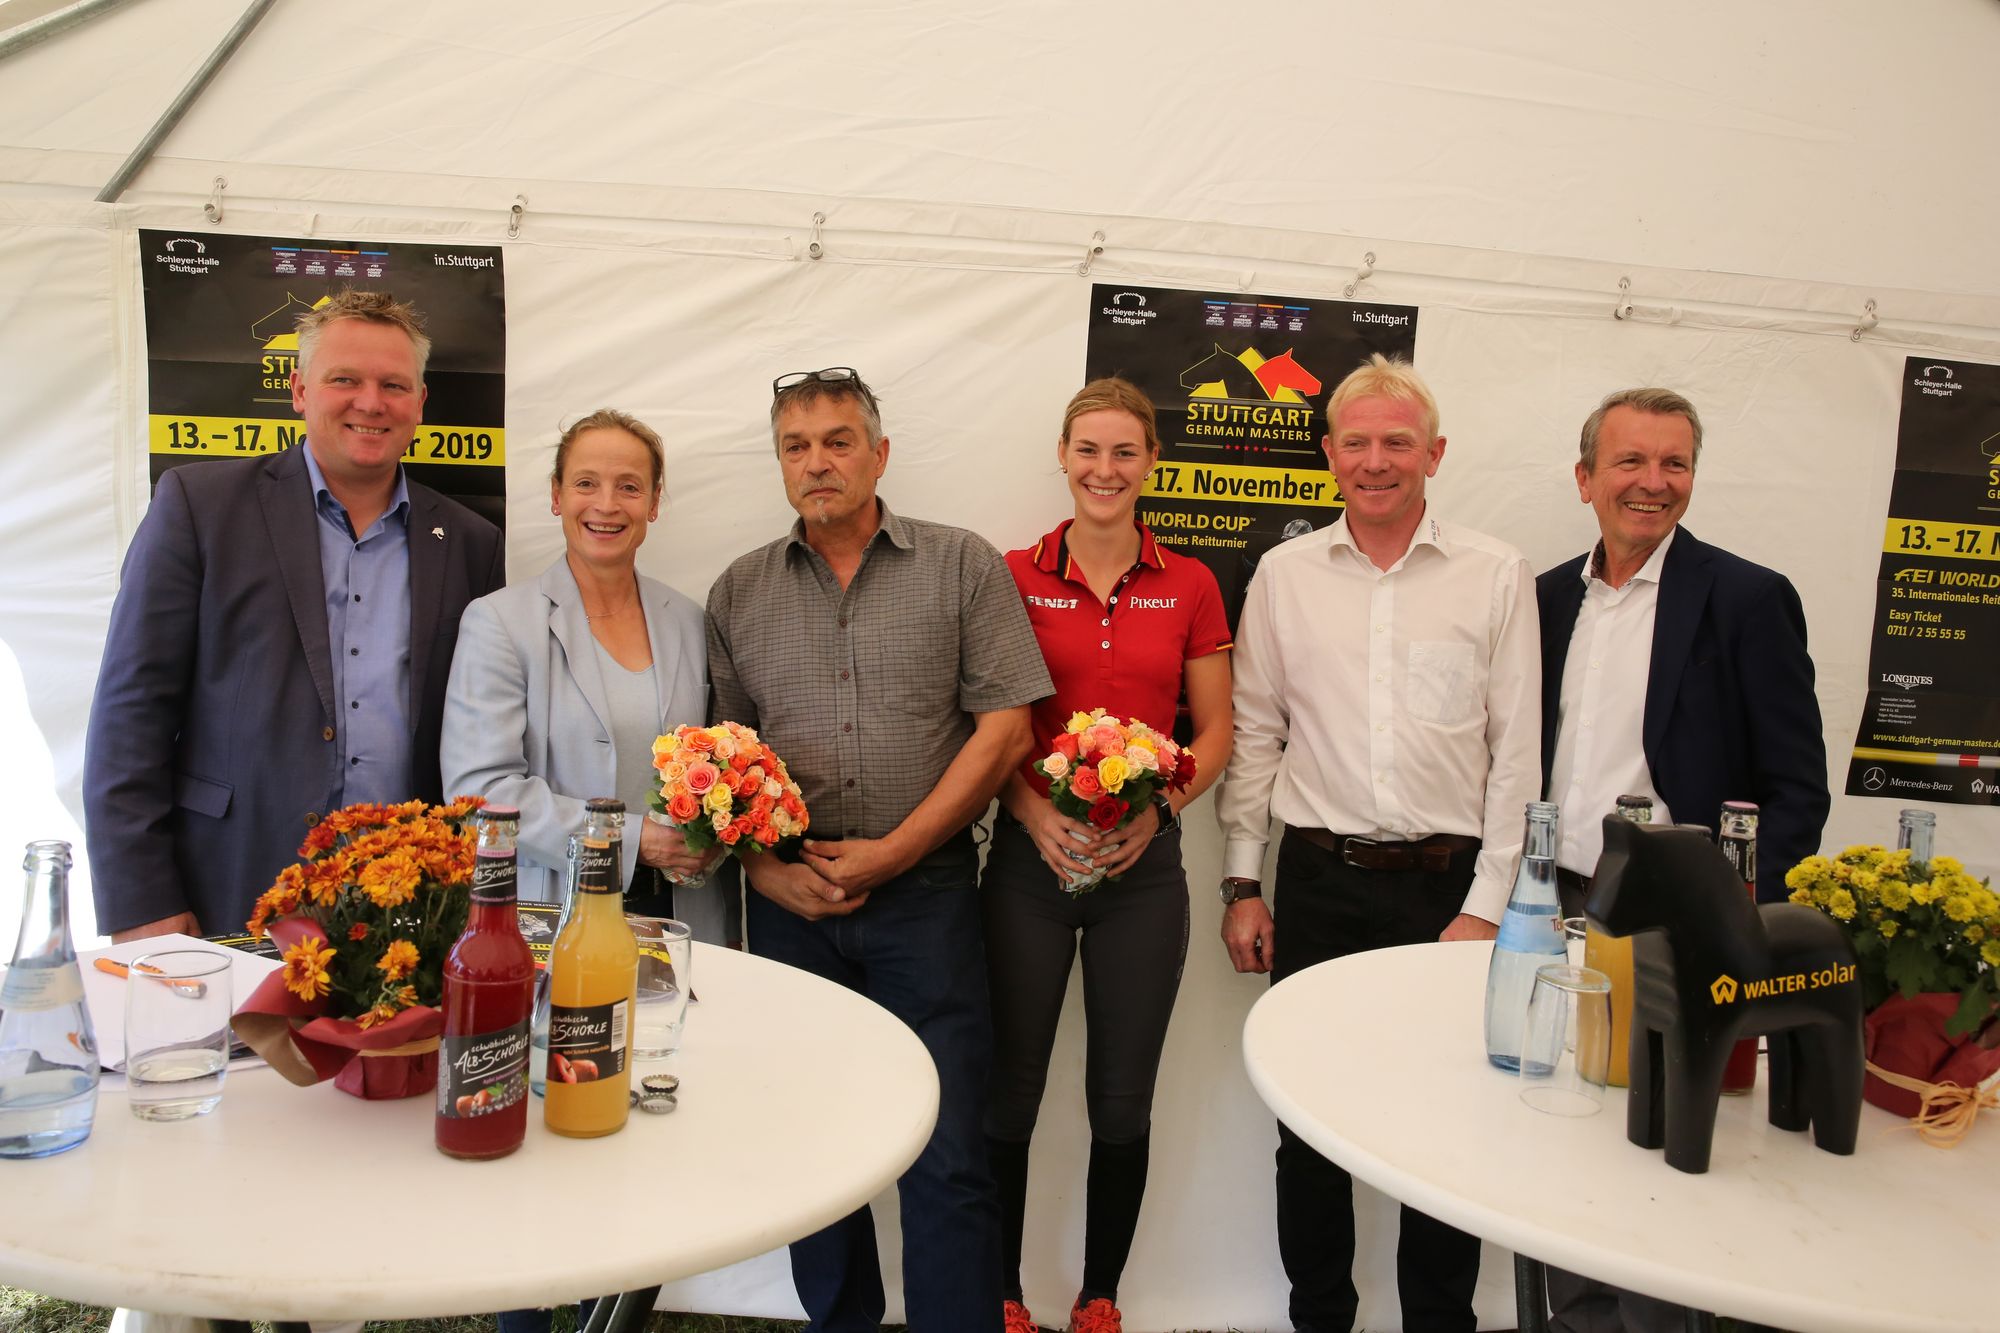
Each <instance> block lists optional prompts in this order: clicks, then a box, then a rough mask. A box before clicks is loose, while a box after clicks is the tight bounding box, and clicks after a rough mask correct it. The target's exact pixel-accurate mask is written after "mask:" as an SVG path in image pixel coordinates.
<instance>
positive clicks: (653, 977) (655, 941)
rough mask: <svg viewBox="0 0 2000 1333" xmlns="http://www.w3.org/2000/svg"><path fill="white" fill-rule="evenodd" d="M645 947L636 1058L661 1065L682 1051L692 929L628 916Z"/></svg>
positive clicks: (662, 920) (635, 1017)
mask: <svg viewBox="0 0 2000 1333" xmlns="http://www.w3.org/2000/svg"><path fill="white" fill-rule="evenodd" d="M625 923H626V924H627V925H629V926H631V927H632V934H633V935H634V936H636V937H637V938H638V941H639V989H638V1003H637V1004H636V1005H634V1006H633V1016H632V1058H633V1059H635V1060H657V1059H659V1058H660V1057H661V1056H663V1055H672V1054H673V1053H674V1052H675V1051H677V1050H679V1049H680V1045H681V1029H682V1027H683V1026H685V1024H686V1022H687V1002H688V966H689V962H690V958H691V955H692V954H693V945H692V939H691V937H690V936H689V934H688V928H687V927H686V926H684V925H682V924H681V923H680V922H678V921H670V920H668V919H667V918H665V917H659V916H628V917H626V918H625Z"/></svg>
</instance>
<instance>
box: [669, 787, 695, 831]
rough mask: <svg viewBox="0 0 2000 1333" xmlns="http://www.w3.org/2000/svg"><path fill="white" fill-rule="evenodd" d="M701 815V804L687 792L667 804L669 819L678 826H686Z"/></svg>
mask: <svg viewBox="0 0 2000 1333" xmlns="http://www.w3.org/2000/svg"><path fill="white" fill-rule="evenodd" d="M700 813H701V802H700V801H697V800H696V799H695V798H694V797H692V796H690V795H688V794H687V793H686V792H682V793H680V794H679V795H678V796H676V797H674V799H673V800H671V801H668V802H667V817H668V818H669V819H671V820H673V821H674V822H675V823H676V824H685V823H687V822H688V821H689V820H691V819H693V818H694V817H695V816H696V815H698V814H700Z"/></svg>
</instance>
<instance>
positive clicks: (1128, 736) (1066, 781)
mask: <svg viewBox="0 0 2000 1333" xmlns="http://www.w3.org/2000/svg"><path fill="white" fill-rule="evenodd" d="M1035 772H1037V773H1039V774H1041V775H1042V776H1043V777H1045V778H1047V779H1048V781H1049V800H1050V801H1051V802H1053V803H1054V805H1055V807H1056V809H1057V810H1060V811H1061V812H1062V813H1063V814H1066V815H1068V816H1069V817H1070V818H1072V819H1080V820H1084V821H1086V822H1088V823H1089V824H1091V825H1092V826H1093V827H1095V828H1097V829H1099V830H1101V831H1102V832H1106V833H1109V832H1110V831H1111V830H1113V829H1118V828H1123V827H1125V825H1127V824H1129V823H1131V822H1132V820H1133V819H1135V818H1137V817H1138V814H1139V812H1140V811H1141V810H1144V809H1145V808H1146V807H1147V805H1149V804H1151V802H1152V800H1153V796H1154V794H1155V793H1156V792H1158V791H1160V790H1162V789H1165V790H1167V791H1179V790H1181V789H1182V788H1184V787H1186V786H1187V785H1188V783H1189V782H1192V781H1193V780H1194V753H1193V752H1192V751H1190V750H1184V749H1182V748H1181V747H1180V746H1178V745H1176V744H1174V743H1173V741H1172V740H1171V739H1169V738H1168V737H1165V736H1162V735H1161V734H1160V733H1159V732H1157V731H1154V730H1153V729H1152V728H1151V727H1149V726H1147V725H1146V724H1145V723H1143V722H1140V721H1137V720H1136V719H1135V720H1133V721H1130V722H1127V721H1123V720H1121V719H1119V718H1116V717H1113V716H1111V715H1110V714H1109V713H1106V712H1105V711H1104V710H1103V709H1102V708H1093V709H1091V710H1090V711H1089V712H1088V713H1075V714H1072V715H1071V716H1070V719H1069V723H1068V725H1067V726H1065V727H1064V728H1063V733H1062V735H1060V736H1058V737H1056V739H1055V744H1054V745H1053V746H1052V747H1051V749H1050V751H1049V753H1048V754H1046V755H1044V756H1043V757H1042V758H1040V759H1037V760H1036V761H1035ZM1103 878H1104V871H1102V870H1099V869H1096V868H1095V867H1091V868H1088V869H1083V870H1079V871H1078V872H1077V873H1075V874H1073V875H1071V876H1070V878H1069V883H1068V884H1067V886H1066V887H1067V888H1068V889H1069V891H1070V892H1071V893H1082V892H1085V891H1086V890H1089V889H1093V888H1095V887H1097V885H1098V883H1099V882H1100V881H1101V880H1103Z"/></svg>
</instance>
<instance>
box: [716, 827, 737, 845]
mask: <svg viewBox="0 0 2000 1333" xmlns="http://www.w3.org/2000/svg"><path fill="white" fill-rule="evenodd" d="M715 836H716V837H717V838H720V839H721V840H722V845H723V846H725V847H734V846H735V845H736V844H737V843H739V842H741V841H743V834H742V832H741V831H740V830H738V829H737V827H736V825H734V824H730V825H727V826H725V827H724V828H723V830H722V832H720V833H718V834H716V835H715Z"/></svg>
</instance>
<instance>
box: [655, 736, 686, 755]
mask: <svg viewBox="0 0 2000 1333" xmlns="http://www.w3.org/2000/svg"><path fill="white" fill-rule="evenodd" d="M680 748H681V738H680V737H679V736H676V735H675V734H674V733H673V732H671V731H670V732H668V733H667V734H666V735H664V736H662V737H660V738H659V739H658V740H656V741H654V742H653V758H655V759H664V758H665V757H666V756H668V755H670V754H672V753H673V752H674V751H676V750H678V749H680Z"/></svg>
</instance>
